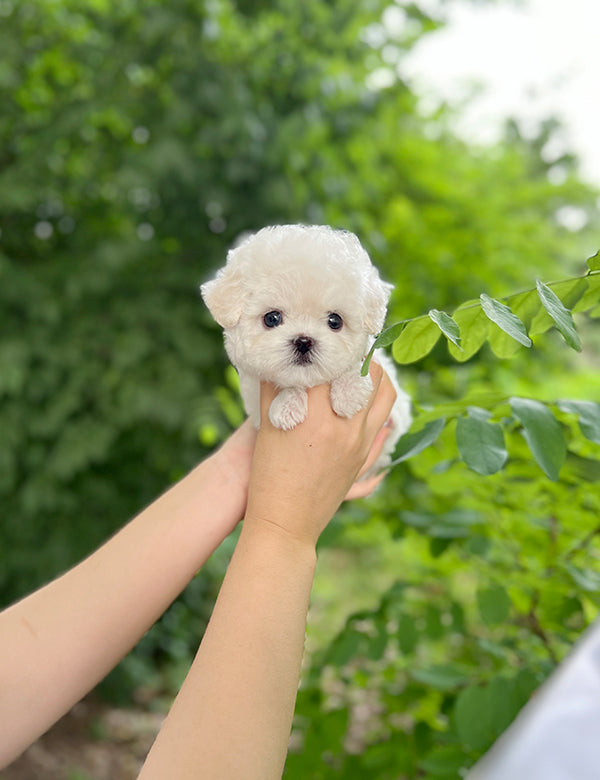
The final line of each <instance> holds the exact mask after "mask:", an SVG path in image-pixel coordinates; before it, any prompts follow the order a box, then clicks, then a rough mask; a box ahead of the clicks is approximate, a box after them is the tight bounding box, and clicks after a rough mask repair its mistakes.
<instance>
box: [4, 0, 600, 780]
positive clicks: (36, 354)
mask: <svg viewBox="0 0 600 780" xmlns="http://www.w3.org/2000/svg"><path fill="white" fill-rule="evenodd" d="M430 6H431V4H427V5H425V4H423V5H421V3H419V2H408V0H406V1H404V0H402V1H401V2H396V3H394V4H390V3H388V2H387V1H385V0H369V2H366V3H355V2H353V0H336V2H335V3H327V2H324V1H323V0H305V1H304V2H302V3H298V2H297V1H296V0H272V1H271V2H262V1H261V2H258V1H257V0H254V2H247V1H246V0H204V1H203V2H202V1H200V0H197V1H196V2H193V1H192V0H173V1H172V2H170V3H168V4H167V3H164V2H162V0H144V2H143V3H141V4H140V3H138V2H133V0H121V1H120V2H119V3H116V2H112V1H111V0H85V2H80V0H77V2H75V0H61V1H60V2H57V1H56V0H24V1H23V2H19V3H16V2H12V1H11V0H1V2H0V17H1V18H0V51H2V57H1V59H0V88H1V91H0V100H1V110H0V230H1V232H0V505H1V506H2V510H3V511H2V526H1V527H2V532H1V533H2V543H1V545H0V600H1V601H2V603H3V604H6V603H9V602H11V601H12V600H14V599H15V598H18V597H20V596H21V595H23V594H25V593H26V592H28V591H29V590H31V589H32V588H34V587H36V586H38V585H40V584H41V583H43V582H45V581H47V580H48V579H49V578H51V577H52V576H54V575H56V574H57V573H59V572H60V571H62V570H64V569H65V568H66V567H68V566H69V565H71V564H72V563H74V562H75V561H77V560H79V559H80V558H81V557H82V556H83V555H85V554H86V553H87V552H89V551H90V550H91V549H93V548H94V547H95V546H96V545H98V544H99V543H100V542H101V541H102V540H103V539H105V538H106V537H107V536H108V535H109V534H110V533H111V532H113V531H114V530H115V529H116V528H118V527H119V526H120V525H122V524H123V523H124V522H125V521H126V520H127V519H128V518H129V517H130V516H131V515H132V514H134V513H135V512H136V511H137V510H139V509H140V508H141V507H143V506H144V505H145V504H147V503H148V502H149V501H151V500H152V499H153V498H154V497H155V496H156V495H157V494H158V493H159V492H161V491H162V490H164V489H165V488H166V487H167V486H168V485H169V484H170V483H171V482H172V481H173V480H175V479H176V478H177V477H178V476H180V475H182V474H183V473H185V471H186V470H187V469H188V468H190V467H191V466H192V464H194V463H195V462H197V461H198V460H199V459H200V458H202V457H203V456H204V455H205V454H206V453H207V452H208V451H210V449H211V448H212V447H214V446H215V445H216V444H217V443H218V442H219V441H220V440H221V439H222V438H223V437H224V436H226V435H227V433H228V431H229V430H230V429H231V427H232V426H234V425H236V424H238V423H239V421H240V420H241V415H242V411H241V408H240V404H239V401H238V398H237V394H236V384H235V375H234V373H233V372H232V371H231V370H230V369H228V367H227V363H226V359H225V355H224V351H223V349H222V342H221V334H220V332H219V330H218V328H217V327H216V326H215V324H214V323H213V322H212V321H211V320H210V317H209V315H208V313H207V312H206V311H205V310H204V308H203V306H202V305H201V302H200V299H199V296H198V294H197V287H198V284H199V283H200V282H201V281H203V280H205V279H206V278H208V277H209V276H210V275H211V274H212V273H213V271H214V270H215V269H216V268H217V267H218V266H219V265H221V264H222V262H223V260H224V256H225V253H226V250H227V247H228V246H229V245H230V244H231V242H232V241H233V240H235V239H236V237H238V236H239V234H240V233H242V232H244V231H247V230H254V229H257V228H259V227H261V226H263V225H265V224H272V223H281V222H298V221H301V222H323V223H329V224H332V225H334V226H336V227H344V228H347V229H350V230H353V231H355V232H356V233H357V234H358V235H359V236H360V238H361V240H362V241H363V243H364V245H365V246H366V247H367V248H368V250H369V252H370V253H371V255H372V257H373V260H374V262H375V263H376V264H377V265H378V266H379V267H380V269H381V271H382V274H383V275H384V276H385V277H386V278H387V279H389V280H390V281H393V282H394V283H395V285H396V289H395V292H394V295H393V300H392V303H391V307H390V317H389V321H390V323H392V322H395V321H398V320H403V319H406V318H410V317H416V316H417V315H421V314H423V313H426V312H427V311H428V310H429V309H432V308H437V309H440V310H442V309H446V310H447V311H449V312H451V311H453V310H454V309H455V308H456V307H457V306H458V305H459V304H461V303H462V302H464V301H466V300H468V299H470V298H473V297H477V296H479V294H480V293H487V294H489V295H490V296H496V297H501V296H503V295H507V294H509V293H515V292H517V291H519V290H520V289H523V288H529V287H531V286H532V285H533V284H534V282H535V279H536V277H539V278H541V279H543V280H544V281H550V280H552V279H555V278H557V277H558V278H560V277H568V276H574V275H578V274H582V273H584V272H585V270H586V266H585V259H586V257H587V256H588V255H590V254H592V253H593V252H594V251H595V250H596V249H597V245H598V244H599V243H600V242H599V241H598V224H597V218H596V198H597V195H598V194H597V192H595V191H592V189H591V188H590V187H589V186H588V185H586V184H584V183H583V182H582V181H581V180H580V178H579V177H578V175H577V169H576V165H575V163H576V161H575V159H574V158H573V157H572V156H562V157H560V159H555V158H553V157H551V156H550V153H549V151H548V150H551V149H552V144H550V143H549V142H550V141H551V139H552V138H553V136H554V134H555V133H557V132H560V126H559V125H558V124H557V122H556V121H555V120H554V119H553V118H551V117H549V118H548V121H546V122H545V123H542V124H541V125H540V128H539V132H538V134H537V135H536V136H535V137H533V138H532V137H531V136H530V135H528V136H524V135H522V134H521V132H520V130H519V124H518V122H517V121H514V122H511V123H509V124H508V125H507V128H506V134H505V138H504V139H503V140H502V141H501V142H500V143H498V144H497V145H495V146H494V147H491V148H490V147H485V148H474V147H473V146H467V145H466V144H465V143H463V142H462V141H460V140H459V139H457V138H456V137H455V136H454V135H453V133H452V113H451V111H450V110H449V109H448V108H447V107H445V106H443V105H439V106H438V107H437V108H436V109H435V110H433V111H431V110H430V111H428V112H425V111H424V110H423V108H422V106H423V103H422V101H421V100H420V96H419V95H417V94H415V92H414V91H413V90H412V89H411V86H410V84H407V83H406V82H405V81H404V80H403V79H402V63H403V58H404V57H405V56H406V53H407V52H409V51H410V49H411V47H412V46H413V45H414V44H415V43H416V42H417V41H418V40H419V38H420V37H421V36H422V35H425V34H427V33H429V32H431V31H432V30H435V29H436V28H437V27H438V26H439V24H441V20H440V19H438V18H435V17H434V16H433V15H432V13H431V12H428V11H427V10H426V8H428V7H430ZM391 22H394V23H393V24H391ZM574 210H575V211H574ZM573 213H576V214H577V215H578V216H582V215H583V216H584V217H585V219H584V220H582V221H584V222H585V223H586V226H585V227H584V228H583V229H581V230H577V231H573V230H570V229H569V228H568V225H569V224H570V223H569V219H568V218H569V215H570V214H573ZM596 313H597V312H596ZM593 314H594V310H593V308H592V309H591V314H590V313H589V312H588V314H586V315H585V318H584V315H579V318H578V320H577V323H578V327H579V329H580V332H581V334H582V339H583V344H584V351H583V352H582V354H581V355H575V353H573V352H572V351H570V350H568V349H567V348H566V347H565V346H564V343H563V342H562V340H561V339H560V338H559V337H558V336H557V337H554V336H553V335H551V334H546V335H544V336H541V337H536V336H534V337H533V338H534V342H535V348H534V349H533V350H529V351H526V350H524V349H521V350H520V351H518V352H517V353H516V355H515V356H514V357H512V359H511V360H510V361H507V360H506V359H499V358H498V357H496V356H495V355H494V354H493V353H492V352H491V351H490V349H489V347H487V346H484V347H483V348H482V349H480V350H479V351H477V352H475V354H474V355H473V356H472V357H470V359H469V360H467V361H464V362H462V363H457V362H456V361H455V360H454V358H452V357H451V356H450V355H449V354H448V352H447V350H446V349H445V347H444V346H443V345H442V344H441V343H438V345H437V346H435V347H434V348H433V349H432V351H431V352H429V353H428V354H427V355H426V356H424V357H421V358H420V359H419V360H418V362H416V363H413V364H411V366H409V367H407V368H404V369H402V372H401V373H402V376H403V381H404V382H405V384H406V386H407V387H408V389H409V390H410V392H411V393H412V395H413V397H414V399H415V404H416V408H417V411H418V413H419V416H418V421H417V426H416V427H419V426H422V425H424V424H426V422H428V421H431V420H433V419H437V418H440V417H442V416H446V417H448V419H449V422H448V423H447V426H446V428H445V430H444V432H443V433H442V434H441V435H440V437H439V438H438V439H437V441H436V443H435V445H433V446H432V447H430V448H428V449H425V450H424V451H423V452H422V453H421V454H419V455H417V456H416V457H414V458H412V459H410V460H408V461H407V462H406V463H403V464H401V465H399V466H398V467H397V468H396V469H395V470H394V471H393V472H392V473H391V474H390V475H389V477H388V478H387V480H386V483H385V487H384V488H383V489H382V490H381V491H380V492H379V493H378V495H377V496H375V497H374V498H373V499H371V500H370V501H368V502H364V503H360V504H358V503H357V504H353V505H349V506H347V507H345V508H344V510H343V511H342V512H340V515H339V517H338V518H337V520H336V521H335V522H334V523H333V524H332V526H331V527H330V529H329V531H328V533H327V535H326V536H325V538H324V539H323V542H322V549H321V557H320V560H321V564H320V568H319V573H318V577H317V583H316V587H315V597H314V604H313V609H312V611H311V619H310V627H309V645H308V647H309V653H308V660H307V668H306V670H305V675H304V681H303V686H302V689H301V691H300V695H299V701H298V716H297V724H296V729H295V732H294V737H293V743H292V749H291V753H290V758H289V761H288V766H287V770H286V777H288V778H304V779H305V780H306V779H308V780H313V779H314V780H317V779H318V778H330V777H332V778H333V777H339V778H355V777H374V778H381V779H382V780H384V779H385V778H390V779H391V778H398V777H401V778H413V777H414V778H417V777H420V778H425V777H431V778H433V777H436V778H437V777H442V778H444V777H446V778H449V777H458V776H459V774H460V773H461V772H462V771H463V770H464V769H465V768H466V767H468V766H469V765H471V764H472V763H473V762H474V761H475V760H476V758H477V757H478V756H479V755H480V754H481V753H482V752H483V751H484V750H485V749H486V748H487V747H488V746H489V745H490V744H491V742H492V741H493V740H494V739H495V737H496V736H497V735H498V734H499V733H500V732H501V731H502V730H503V729H504V728H505V727H506V726H507V725H508V723H509V722H510V721H511V720H512V719H513V717H514V716H515V714H516V712H517V711H518V709H519V708H520V707H521V706H522V704H523V703H524V702H525V701H526V700H527V698H528V696H529V695H530V694H531V692H532V691H533V690H534V689H535V688H536V687H537V685H538V684H539V683H540V682H541V681H542V680H543V679H544V677H545V676H546V675H547V674H548V673H549V672H550V671H551V669H552V668H553V667H554V666H555V664H556V663H557V662H558V661H559V660H560V659H561V658H562V657H563V656H564V654H565V652H566V651H567V650H568V648H569V646H570V645H571V643H572V642H573V641H574V640H575V639H576V637H577V636H578V635H579V634H580V632H581V631H582V629H584V628H585V626H586V625H587V624H588V623H589V622H590V620H591V619H592V618H593V617H594V616H595V614H596V612H597V607H598V603H599V593H600V570H599V569H598V553H599V549H598V543H597V531H598V509H599V503H600V499H599V497H598V494H597V491H596V489H595V486H594V484H593V483H594V482H595V481H596V480H597V478H598V457H599V453H598V446H597V443H594V436H591V437H590V436H589V435H586V430H585V421H584V423H583V429H584V430H583V431H582V427H581V426H580V425H579V423H578V422H577V419H578V416H577V415H574V414H573V413H572V412H573V408H571V409H569V408H568V407H565V405H564V404H563V405H562V406H561V407H559V406H556V405H555V402H557V401H558V400H559V399H561V398H580V399H587V400H592V401H597V400H600V399H598V389H597V373H596V372H597V369H598V360H599V357H598V343H599V342H598V336H597V333H596V332H595V331H594V328H593ZM511 351H512V350H511ZM515 396H519V397H526V398H530V397H531V398H535V399H538V400H539V401H543V402H545V403H547V404H549V405H550V406H549V407H547V408H550V409H551V410H552V415H551V416H552V418H553V419H554V420H556V421H557V422H556V425H558V426H559V427H560V430H561V433H562V437H563V439H564V441H565V453H566V460H565V463H564V465H563V466H562V468H561V469H560V472H559V473H558V474H555V475H553V479H550V478H549V477H548V476H547V475H546V474H545V473H544V471H543V470H542V469H541V468H540V466H539V465H538V463H537V462H536V460H535V459H534V458H532V456H531V452H530V449H529V447H528V444H527V440H526V438H524V437H523V435H522V434H523V431H524V430H525V431H526V429H524V428H523V425H522V424H521V422H520V421H519V419H518V418H515V417H514V415H513V416H511V409H510V406H508V405H507V400H508V399H509V398H510V397H515ZM470 407H477V408H479V409H485V410H487V411H488V412H489V413H490V414H491V417H489V421H491V422H498V423H502V424H503V425H504V429H505V437H506V439H505V441H506V449H507V452H508V454H509V456H510V457H509V460H508V462H507V465H506V466H505V467H504V468H503V469H502V470H501V471H498V473H495V474H491V475H488V476H482V475H480V474H478V473H476V472H474V471H473V470H471V469H469V468H468V467H467V465H466V464H465V462H464V460H463V459H462V458H461V456H460V453H459V452H458V451H457V448H456V441H455V427H456V425H457V424H458V423H457V421H456V420H457V418H459V417H463V418H466V416H467V414H469V415H470V417H471V418H472V417H473V416H475V417H477V413H473V412H472V410H471V411H469V408H470ZM479 414H480V415H481V413H479ZM463 427H464V424H463ZM592 427H593V426H592ZM589 433H590V430H589V425H588V429H587V434H589ZM595 441H596V442H597V438H596V440H595ZM232 544H233V539H232V540H229V542H228V543H226V545H224V547H223V548H222V550H221V551H219V553H218V554H217V555H215V557H214V558H213V560H212V561H211V562H210V564H209V566H208V567H207V570H206V571H204V572H203V573H202V574H201V575H199V576H198V577H197V578H196V579H195V580H194V582H193V583H192V584H191V585H190V587H189V588H188V590H187V591H186V593H185V594H184V595H183V597H182V598H181V599H180V600H178V601H177V602H176V603H175V604H174V605H173V607H172V608H171V609H170V610H169V612H168V613H167V614H166V615H165V617H164V618H163V620H162V621H161V622H160V623H159V624H158V625H157V626H156V627H155V629H153V630H152V631H151V632H150V633H149V634H148V635H147V636H146V637H145V639H144V640H143V641H142V642H141V643H140V645H139V647H138V648H137V649H136V650H135V651H134V653H133V654H132V655H131V656H130V657H129V658H127V659H126V660H125V662H124V663H123V664H122V665H121V667H120V668H119V669H118V670H117V671H116V672H115V674H113V675H112V676H111V677H110V678H109V680H108V681H107V682H106V683H105V684H104V687H103V692H104V694H105V695H110V696H112V697H113V698H118V699H119V700H120V701H123V702H128V701H130V700H131V699H132V698H133V697H135V696H138V697H141V696H142V694H141V693H140V691H143V697H144V699H145V700H146V701H147V700H151V701H152V702H153V703H154V704H156V703H157V702H159V701H160V700H161V697H166V698H167V699H168V697H169V696H170V695H172V693H173V691H174V690H175V689H176V687H177V685H178V684H179V682H180V681H181V679H182V675H183V674H184V673H185V669H186V668H187V665H188V664H189V661H190V659H191V657H192V654H193V652H194V650H195V647H196V646H197V643H198V641H199V638H200V635H201V632H202V630H203V626H204V624H205V621H206V619H207V616H208V614H209V613H210V608H211V603H212V599H213V598H214V594H215V592H216V590H217V588H218V584H219V581H220V577H221V576H222V572H223V569H224V566H225V565H226V561H227V556H228V554H229V552H230V550H231V546H232Z"/></svg>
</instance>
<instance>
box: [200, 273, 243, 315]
mask: <svg viewBox="0 0 600 780" xmlns="http://www.w3.org/2000/svg"><path fill="white" fill-rule="evenodd" d="M200 293H201V294H202V297H203V299H204V303H205V304H206V305H207V307H208V310H209V311H210V313H211V314H212V316H213V317H214V318H215V320H216V321H217V322H218V323H219V325H220V326H221V327H222V328H233V326H234V325H236V324H237V323H238V322H239V319H240V317H241V316H242V311H243V308H244V284H243V281H242V274H241V272H240V269H239V268H236V267H235V266H232V265H226V266H225V267H224V268H221V270H220V271H219V272H218V273H217V277H216V279H213V280H212V281H210V282H206V283H205V284H203V285H202V286H201V287H200Z"/></svg>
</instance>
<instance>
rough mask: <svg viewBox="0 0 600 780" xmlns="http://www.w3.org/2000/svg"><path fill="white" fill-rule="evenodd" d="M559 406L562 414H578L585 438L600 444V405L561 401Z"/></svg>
mask: <svg viewBox="0 0 600 780" xmlns="http://www.w3.org/2000/svg"><path fill="white" fill-rule="evenodd" d="M557 405H558V408H559V409H560V410H561V412H567V413H568V414H576V415H577V416H578V417H579V427H580V429H581V432H582V433H583V435H584V436H585V438H586V439H589V440H590V441H593V442H594V443H595V444H600V404H596V403H594V402H593V401H559V402H558V404H557Z"/></svg>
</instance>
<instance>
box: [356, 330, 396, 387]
mask: <svg viewBox="0 0 600 780" xmlns="http://www.w3.org/2000/svg"><path fill="white" fill-rule="evenodd" d="M405 326H406V322H398V323H396V325H392V326H391V327H389V328H386V329H385V330H382V331H381V333H380V334H379V336H377V338H376V339H375V341H374V342H373V346H372V347H371V349H370V350H369V352H368V353H367V355H366V357H365V359H364V361H363V364H362V368H361V371H360V375H361V376H366V375H367V374H368V373H369V365H370V363H371V359H372V357H373V353H374V352H375V350H376V349H380V348H384V347H389V346H390V344H393V343H394V341H395V340H396V339H397V338H398V336H399V335H400V334H401V333H402V331H403V330H404V328H405Z"/></svg>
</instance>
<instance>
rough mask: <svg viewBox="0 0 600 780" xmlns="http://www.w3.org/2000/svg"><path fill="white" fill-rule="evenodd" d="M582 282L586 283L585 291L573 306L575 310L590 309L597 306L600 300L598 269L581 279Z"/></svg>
mask: <svg viewBox="0 0 600 780" xmlns="http://www.w3.org/2000/svg"><path fill="white" fill-rule="evenodd" d="M580 282H581V283H582V284H585V292H584V293H583V295H582V296H581V298H580V299H579V300H578V301H577V303H576V304H575V305H574V306H571V309H572V310H573V311H574V312H578V311H589V309H592V308H593V307H595V306H596V305H597V303H598V301H599V300H600V273H598V271H593V272H592V271H591V272H590V273H589V274H588V275H587V276H586V277H585V278H584V279H581V280H580Z"/></svg>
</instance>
